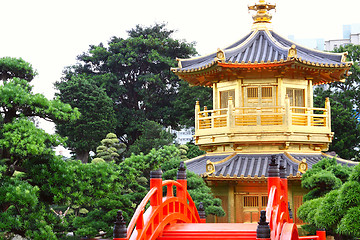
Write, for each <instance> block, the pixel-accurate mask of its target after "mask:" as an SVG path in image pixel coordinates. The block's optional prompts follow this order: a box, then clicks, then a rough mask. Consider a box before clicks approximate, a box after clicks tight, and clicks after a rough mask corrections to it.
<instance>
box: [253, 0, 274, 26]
mask: <svg viewBox="0 0 360 240" xmlns="http://www.w3.org/2000/svg"><path fill="white" fill-rule="evenodd" d="M275 8H276V4H270V3H266V2H265V0H259V3H255V5H253V6H248V9H249V10H253V11H256V14H255V15H254V16H253V19H254V24H257V23H270V21H271V18H272V16H271V14H270V13H269V11H270V10H273V9H275Z"/></svg>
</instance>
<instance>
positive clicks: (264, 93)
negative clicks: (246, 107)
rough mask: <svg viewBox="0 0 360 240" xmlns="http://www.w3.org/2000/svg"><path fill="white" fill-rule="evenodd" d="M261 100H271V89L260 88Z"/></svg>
mask: <svg viewBox="0 0 360 240" xmlns="http://www.w3.org/2000/svg"><path fill="white" fill-rule="evenodd" d="M261 98H272V87H262V88H261Z"/></svg>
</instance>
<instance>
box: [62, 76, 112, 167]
mask: <svg viewBox="0 0 360 240" xmlns="http://www.w3.org/2000/svg"><path fill="white" fill-rule="evenodd" d="M55 86H56V88H57V89H58V90H59V91H60V92H59V93H57V94H56V95H57V96H58V97H59V99H60V100H61V101H62V102H65V103H68V104H70V105H71V106H72V107H76V108H78V109H79V111H80V112H81V116H80V118H79V119H77V120H76V121H72V122H66V123H61V122H59V123H57V125H56V131H57V133H58V134H60V135H61V136H66V137H67V138H68V140H67V143H68V147H69V148H70V149H72V150H73V151H74V152H75V153H76V158H77V159H80V160H81V161H82V162H83V163H87V162H88V158H89V152H90V151H94V152H95V148H96V147H97V146H98V145H99V142H100V141H101V140H102V138H103V137H104V136H105V135H106V134H107V133H109V132H112V131H113V130H114V129H115V125H114V122H115V114H114V110H113V102H112V100H111V99H110V98H109V97H108V96H107V94H106V92H105V90H104V89H103V88H102V87H99V86H97V85H96V83H95V82H94V81H93V80H92V79H89V78H86V76H83V75H76V76H75V75H74V76H72V77H71V78H69V79H66V78H64V79H63V80H62V81H60V82H57V83H56V84H55Z"/></svg>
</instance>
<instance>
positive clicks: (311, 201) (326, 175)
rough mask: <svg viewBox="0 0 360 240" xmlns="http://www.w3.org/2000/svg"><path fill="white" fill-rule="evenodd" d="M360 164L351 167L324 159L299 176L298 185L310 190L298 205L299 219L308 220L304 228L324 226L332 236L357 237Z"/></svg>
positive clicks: (359, 234)
mask: <svg viewBox="0 0 360 240" xmlns="http://www.w3.org/2000/svg"><path fill="white" fill-rule="evenodd" d="M359 176H360V165H356V166H355V167H353V168H350V167H347V166H342V165H340V164H337V163H336V160H335V159H324V160H321V161H320V162H318V163H317V164H315V165H313V167H312V168H311V169H310V170H308V171H307V172H306V173H305V174H304V175H303V177H302V186H303V187H305V188H307V189H310V190H311V191H310V192H309V193H308V194H307V195H305V196H304V199H305V200H306V201H305V203H304V204H303V205H302V206H301V207H300V208H299V210H298V214H299V217H300V218H301V219H303V220H304V221H305V222H307V223H308V225H305V226H303V228H304V229H305V230H307V231H310V232H314V231H315V230H316V228H325V229H326V230H327V231H328V233H329V234H331V235H335V236H336V238H342V239H348V238H350V239H351V238H354V237H360V228H359V221H356V220H355V219H357V218H356V217H355V216H356V214H357V213H359V210H360V181H358V180H359Z"/></svg>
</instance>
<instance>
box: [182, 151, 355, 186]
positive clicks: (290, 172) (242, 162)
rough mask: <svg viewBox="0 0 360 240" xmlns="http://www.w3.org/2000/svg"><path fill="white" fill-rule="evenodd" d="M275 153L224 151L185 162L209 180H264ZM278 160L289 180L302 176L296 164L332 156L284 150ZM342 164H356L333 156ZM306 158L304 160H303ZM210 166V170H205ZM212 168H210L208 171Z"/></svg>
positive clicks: (188, 167) (309, 163) (308, 165)
mask: <svg viewBox="0 0 360 240" xmlns="http://www.w3.org/2000/svg"><path fill="white" fill-rule="evenodd" d="M272 155H274V154H245V153H223V154H205V155H202V156H199V157H197V158H194V159H190V160H188V161H186V166H187V169H188V170H190V171H192V172H194V173H196V174H198V175H201V176H202V177H207V178H210V179H218V180H226V179H228V180H236V179H265V178H266V177H268V167H269V163H270V159H271V156H272ZM276 157H277V159H278V160H279V162H282V165H285V168H286V176H287V177H288V178H289V179H299V178H301V175H302V173H301V171H299V165H300V164H301V163H302V162H306V164H307V167H308V168H311V167H312V165H314V164H315V163H317V162H319V161H320V160H321V159H323V158H326V157H327V158H332V157H333V156H330V155H327V154H324V153H319V154H298V153H287V152H283V153H280V154H277V155H276ZM335 158H336V161H337V162H338V163H339V164H342V165H348V166H355V165H357V164H359V163H357V162H353V161H348V160H344V159H341V158H338V157H335ZM304 160H305V161H304ZM208 165H212V166H213V169H211V168H210V171H209V169H207V166H208ZM211 170H212V171H211Z"/></svg>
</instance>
